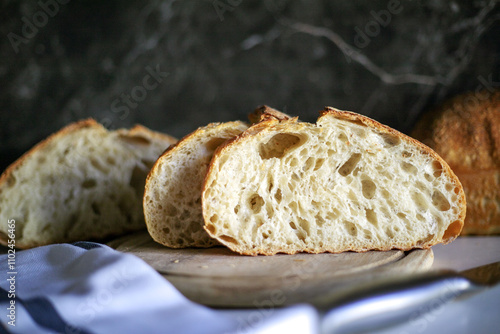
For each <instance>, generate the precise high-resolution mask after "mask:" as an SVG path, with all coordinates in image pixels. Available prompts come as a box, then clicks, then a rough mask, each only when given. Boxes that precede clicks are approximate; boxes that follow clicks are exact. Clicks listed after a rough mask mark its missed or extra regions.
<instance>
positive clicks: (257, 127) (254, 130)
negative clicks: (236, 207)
mask: <svg viewBox="0 0 500 334" xmlns="http://www.w3.org/2000/svg"><path fill="white" fill-rule="evenodd" d="M323 117H335V118H338V119H343V120H347V121H350V122H354V123H358V124H362V125H365V126H367V127H371V128H375V129H377V130H378V131H380V132H383V133H387V134H390V135H392V136H395V137H397V138H399V139H401V140H404V141H407V142H410V143H411V144H413V145H414V146H416V147H418V148H419V149H420V150H421V152H422V153H424V154H427V155H429V156H430V157H432V159H434V160H436V161H437V162H439V164H440V165H441V166H442V170H443V171H444V172H445V173H446V174H448V175H449V176H450V177H451V178H452V180H453V182H454V183H455V191H456V193H457V195H458V201H457V202H458V205H459V207H460V214H459V217H458V219H457V220H456V221H454V222H453V223H452V224H450V226H449V228H448V230H447V231H445V233H444V234H443V237H442V239H441V240H437V241H436V242H431V241H430V240H427V241H426V240H424V241H423V242H422V243H421V244H419V245H417V246H416V247H409V248H401V247H395V246H394V245H390V244H388V245H387V247H385V248H380V249H357V250H356V251H357V252H364V251H369V250H380V251H386V250H391V249H400V250H404V251H408V250H411V249H413V248H421V249H428V248H430V247H431V246H433V245H435V244H437V243H444V244H447V243H449V242H451V241H453V240H454V239H455V238H456V237H457V236H458V235H459V234H460V232H461V230H462V228H463V226H464V220H465V214H466V199H465V193H464V190H463V187H462V185H461V183H460V180H459V179H458V177H457V176H456V175H455V173H454V172H453V171H452V169H451V168H450V167H449V166H448V164H447V163H446V161H445V160H443V159H442V158H441V157H440V156H439V155H438V154H437V153H436V152H434V151H433V150H432V149H431V148H429V147H428V146H426V145H424V144H423V143H421V142H419V141H418V140H415V139H414V138H412V137H409V136H407V135H405V134H403V133H401V132H399V131H397V130H395V129H392V128H390V127H388V126H386V125H383V124H381V123H379V122H377V121H375V120H373V119H371V118H368V117H366V116H363V115H360V114H357V113H353V112H350V111H342V110H338V109H335V108H332V107H325V109H324V110H322V111H320V117H319V118H318V121H317V123H319V122H320V120H321V119H322V118H323ZM280 123H285V124H287V123H289V124H295V123H298V118H297V117H295V118H288V119H282V120H279V119H277V118H274V117H264V118H263V119H262V120H261V121H260V122H259V123H256V124H254V125H252V126H251V127H250V128H248V129H247V130H246V131H245V132H243V133H242V134H241V135H239V136H237V137H235V138H233V139H231V140H229V141H227V142H226V143H224V144H223V145H221V146H219V147H218V149H217V150H216V151H215V153H214V156H213V158H212V162H211V163H210V165H209V168H208V171H207V175H209V174H211V172H212V170H213V169H214V168H216V166H215V165H214V163H213V161H215V160H216V159H218V158H219V157H220V156H221V155H222V154H223V153H224V151H225V150H226V149H228V147H230V146H231V145H234V144H236V143H237V142H239V141H241V140H244V139H245V138H246V137H248V136H255V135H258V133H259V132H261V131H263V130H268V129H269V128H272V127H273V126H274V125H276V124H280ZM299 124H300V123H299ZM207 187H208V184H207V178H205V181H204V183H203V187H202V189H203V192H204V191H205V190H206V189H207ZM202 200H203V197H202ZM204 218H205V219H207V217H204ZM205 229H206V230H207V232H208V233H209V234H210V235H211V236H212V237H216V236H215V235H213V233H211V232H210V230H209V229H207V228H206V225H205ZM218 240H219V241H220V242H222V243H223V244H227V243H225V242H224V240H220V239H218ZM232 246H234V245H232ZM231 248H232V249H233V250H234V251H237V252H239V253H240V254H244V255H257V254H264V255H272V254H275V253H276V251H273V250H269V251H266V250H263V249H255V250H245V249H242V248H241V249H239V248H238V246H234V247H231ZM304 251H305V252H312V250H309V249H305V250H304ZM279 252H280V253H287V254H293V253H296V252H295V251H290V252H284V251H281V250H280V251H279ZM316 252H330V253H331V251H328V250H326V249H325V250H323V249H321V250H319V251H316Z"/></svg>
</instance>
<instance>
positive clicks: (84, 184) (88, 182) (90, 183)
mask: <svg viewBox="0 0 500 334" xmlns="http://www.w3.org/2000/svg"><path fill="white" fill-rule="evenodd" d="M96 185H97V182H96V180H94V179H87V180H85V181H83V182H82V188H85V189H88V188H93V187H95V186H96Z"/></svg>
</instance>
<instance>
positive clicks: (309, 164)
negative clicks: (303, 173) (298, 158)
mask: <svg viewBox="0 0 500 334" xmlns="http://www.w3.org/2000/svg"><path fill="white" fill-rule="evenodd" d="M313 165H314V158H313V157H309V158H307V160H306V162H305V164H304V170H309V169H311V168H312V167H313Z"/></svg>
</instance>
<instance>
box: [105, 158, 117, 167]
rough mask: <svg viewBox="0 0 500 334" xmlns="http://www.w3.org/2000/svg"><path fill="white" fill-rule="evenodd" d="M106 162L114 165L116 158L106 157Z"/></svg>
mask: <svg viewBox="0 0 500 334" xmlns="http://www.w3.org/2000/svg"><path fill="white" fill-rule="evenodd" d="M106 162H107V163H108V164H110V165H114V164H115V163H116V160H115V158H113V157H107V158H106Z"/></svg>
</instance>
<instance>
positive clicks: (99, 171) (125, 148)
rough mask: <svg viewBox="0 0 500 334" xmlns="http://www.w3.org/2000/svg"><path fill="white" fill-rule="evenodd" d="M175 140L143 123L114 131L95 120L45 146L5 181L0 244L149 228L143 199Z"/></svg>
mask: <svg viewBox="0 0 500 334" xmlns="http://www.w3.org/2000/svg"><path fill="white" fill-rule="evenodd" d="M175 142H176V139H175V138H173V137H170V136H168V135H165V134H161V133H157V132H153V131H151V130H149V129H147V128H145V127H143V126H139V125H137V126H135V127H134V128H132V129H130V130H125V129H120V130H116V131H108V130H107V129H106V128H104V127H103V126H102V125H101V124H99V123H97V122H96V121H94V120H92V119H88V120H84V121H80V122H76V123H73V124H70V125H68V126H67V127H65V128H63V129H62V130H60V131H58V132H57V133H55V134H53V135H52V136H50V137H48V138H47V139H46V140H44V141H42V142H40V143H39V144H37V145H36V146H35V147H33V148H32V149H31V150H29V151H28V152H27V153H25V154H24V155H23V156H22V157H21V158H19V159H18V160H17V161H15V162H14V163H13V164H12V165H10V166H9V167H8V168H7V169H6V170H5V171H4V173H3V174H2V175H1V177H0V242H1V243H2V244H6V243H7V240H8V224H7V223H8V221H15V245H16V247H18V248H30V247H35V246H41V245H47V244H52V243H60V242H72V241H78V240H102V239H103V238H106V237H109V236H115V235H120V234H123V233H125V232H128V231H135V230H139V229H143V228H145V227H146V225H145V223H144V216H143V211H142V195H143V192H144V183H145V180H146V176H147V174H148V172H149V170H150V168H151V166H152V165H153V163H154V162H155V161H156V159H157V158H158V156H159V155H160V154H161V153H162V152H163V151H164V150H165V149H166V148H167V147H168V146H170V145H171V144H173V143H175Z"/></svg>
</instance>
